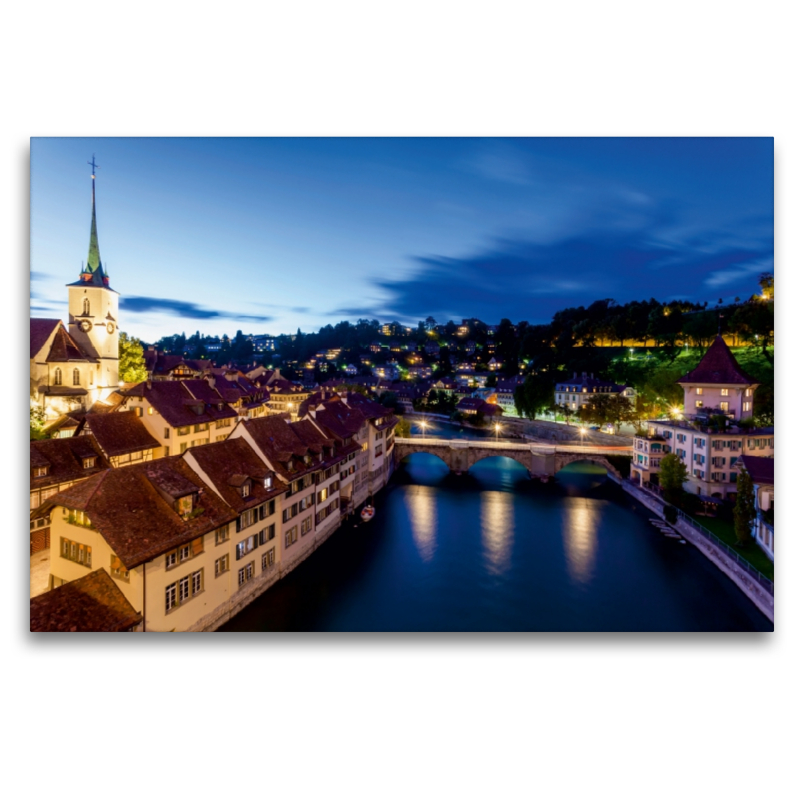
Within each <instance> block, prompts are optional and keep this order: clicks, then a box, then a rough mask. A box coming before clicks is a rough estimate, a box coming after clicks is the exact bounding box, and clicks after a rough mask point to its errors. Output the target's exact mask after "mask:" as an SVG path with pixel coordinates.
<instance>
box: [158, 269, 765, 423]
mask: <svg viewBox="0 0 800 800" xmlns="http://www.w3.org/2000/svg"><path fill="white" fill-rule="evenodd" d="M758 283H759V286H760V292H759V293H758V294H754V295H752V296H751V297H750V298H746V299H744V300H742V299H740V298H738V297H737V298H736V300H735V302H734V303H731V304H723V302H722V300H721V299H720V300H719V302H718V303H717V304H716V305H714V306H710V305H709V304H708V303H704V304H702V305H701V304H698V303H689V302H687V301H680V300H673V301H671V302H667V303H663V302H660V301H658V300H655V299H653V298H651V299H650V300H642V301H631V302H629V303H625V304H618V303H616V302H615V301H614V300H612V299H604V300H597V301H595V302H594V303H592V304H591V305H589V306H588V307H584V306H578V307H573V308H565V309H563V310H561V311H558V312H557V313H556V314H554V315H553V318H552V320H551V321H550V322H549V323H547V324H529V323H528V322H525V321H522V322H518V323H516V324H514V323H512V322H511V321H510V320H509V319H502V320H501V321H500V323H499V325H497V326H494V327H493V328H492V329H490V327H489V326H488V325H487V324H485V323H483V322H481V321H479V320H470V321H469V327H468V332H467V333H464V332H461V331H459V325H458V324H457V323H456V322H454V321H452V320H449V321H448V322H446V323H443V324H442V323H439V324H437V321H436V320H435V319H433V318H432V317H428V318H427V319H426V320H425V321H420V322H419V323H418V324H417V325H416V327H408V326H404V325H401V324H400V323H399V322H397V321H394V322H391V323H388V324H385V325H382V324H381V323H380V322H379V321H378V320H374V319H373V320H368V319H359V320H358V321H357V322H356V323H355V324H353V323H350V322H348V321H342V322H339V323H337V324H336V325H326V326H324V327H323V328H320V330H319V331H317V332H316V333H303V332H302V331H301V330H299V329H298V330H297V333H296V334H293V335H288V334H283V335H280V336H277V337H275V351H276V353H278V354H279V355H280V362H281V363H283V364H285V365H289V368H288V369H287V374H288V376H289V377H293V376H294V375H295V374H297V373H296V370H295V369H292V367H296V368H298V369H299V368H301V367H302V365H303V364H304V363H306V362H309V361H310V360H312V359H313V358H314V356H315V355H316V354H317V353H318V352H321V351H328V350H331V349H334V350H340V353H339V354H338V356H337V358H336V359H335V361H336V363H337V364H339V365H340V366H342V365H344V364H348V363H352V364H354V365H356V366H358V367H359V368H360V369H361V370H362V371H363V372H367V371H368V369H367V368H366V367H362V366H361V364H360V361H359V357H360V356H361V355H363V354H364V353H366V352H369V347H370V345H371V344H372V343H374V342H379V343H382V344H387V343H397V344H399V345H400V346H401V347H403V350H402V351H397V352H405V353H406V355H408V353H409V352H416V351H421V350H422V349H423V346H424V345H426V344H429V343H431V342H435V343H436V344H437V345H438V346H439V349H438V352H433V353H430V354H427V355H425V361H426V362H427V363H428V364H432V365H435V366H436V373H435V374H436V376H437V377H439V378H441V377H446V376H448V375H451V374H452V373H453V364H452V363H451V355H457V357H458V359H461V358H462V356H463V355H464V354H465V353H466V352H467V350H466V348H467V346H468V345H469V344H470V343H471V344H472V345H473V346H474V362H475V368H476V370H478V371H481V370H483V369H486V365H487V362H488V361H489V359H490V358H491V357H493V358H494V359H495V360H496V361H497V362H499V364H500V368H499V370H498V372H499V374H502V375H506V376H513V375H519V374H525V375H526V376H528V377H527V378H526V383H525V388H524V391H521V392H520V393H519V402H518V403H517V407H518V408H519V409H520V410H522V411H523V412H524V413H525V414H526V415H528V416H536V415H537V414H540V413H542V412H544V411H551V410H552V398H553V384H554V383H555V382H556V381H557V380H558V379H559V378H562V377H565V376H569V375H571V374H572V373H574V372H577V373H582V372H587V373H594V374H595V375H598V376H601V375H602V376H604V377H608V378H610V379H612V380H615V381H617V382H618V383H625V384H628V385H631V386H634V388H636V389H637V391H638V392H639V393H640V395H641V397H642V400H640V405H644V406H647V408H642V409H641V410H640V412H641V414H645V413H655V412H656V411H657V410H658V409H659V408H660V407H664V406H665V405H666V404H668V403H678V402H680V401H681V399H682V397H681V395H680V390H679V388H678V387H675V386H674V380H675V378H676V377H680V375H681V374H683V372H685V371H686V369H685V364H684V363H683V362H684V361H685V359H686V357H687V355H694V356H696V357H697V359H699V356H700V354H702V352H703V351H705V349H706V348H707V347H708V346H709V345H710V344H711V342H712V341H713V339H714V337H715V336H716V335H717V333H718V332H721V333H722V334H723V335H725V336H726V338H728V340H729V341H730V342H732V343H733V344H734V345H749V346H750V349H752V351H753V352H754V354H755V353H758V354H760V359H759V361H760V362H763V368H759V366H758V365H756V371H758V372H760V374H759V375H756V376H755V377H757V378H759V380H764V386H763V387H761V388H760V389H759V391H758V393H757V396H756V407H757V408H758V407H759V405H760V406H761V407H762V410H763V409H765V408H766V406H767V405H769V407H770V408H771V393H772V383H773V381H772V347H773V345H774V340H773V337H774V333H773V331H774V277H773V276H772V275H771V274H763V275H761V276H760V278H759V281H758ZM211 341H213V342H215V343H220V344H221V347H220V349H219V350H218V351H215V352H210V351H209V350H208V344H209V342H211ZM157 346H158V347H159V349H162V350H164V351H166V352H169V353H174V354H183V355H185V356H187V357H190V358H213V359H214V360H215V361H216V362H217V363H218V364H224V363H229V362H234V363H248V362H251V361H253V360H255V361H259V362H260V363H263V364H264V365H265V366H269V365H270V364H272V363H273V362H274V361H275V362H277V358H276V357H275V356H273V355H272V354H270V353H266V354H263V355H261V354H260V355H259V357H257V358H254V353H253V343H252V341H250V340H249V338H248V337H247V336H245V335H244V334H243V333H242V331H237V333H236V335H235V336H234V337H233V338H229V337H227V336H223V337H221V339H218V338H217V337H208V336H203V335H201V334H200V332H199V331H198V332H197V333H195V334H194V335H193V336H190V337H186V335H185V334H180V335H175V336H168V337H164V338H163V339H161V340H159V341H158V342H157ZM642 348H645V349H647V351H648V357H647V358H646V359H645V358H644V356H643V354H642V353H641V349H642ZM630 349H634V350H635V351H636V353H637V357H636V358H630V357H628V356H627V355H626V354H628V353H629V351H630ZM640 355H641V357H639V356H640ZM395 356H396V352H392V351H390V350H388V349H386V348H384V349H383V350H381V351H380V352H373V353H371V354H370V357H371V360H372V361H373V363H381V362H384V361H386V360H387V359H388V358H390V357H395ZM399 357H400V358H403V357H404V356H399ZM751 368H752V367H751ZM328 377H330V375H328Z"/></svg>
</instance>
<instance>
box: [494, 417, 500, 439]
mask: <svg viewBox="0 0 800 800" xmlns="http://www.w3.org/2000/svg"><path fill="white" fill-rule="evenodd" d="M499 433H500V425H499V424H498V423H497V422H495V424H494V443H495V444H497V441H498V439H497V437H498V435H499Z"/></svg>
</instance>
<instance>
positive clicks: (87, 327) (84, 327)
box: [78, 319, 92, 333]
mask: <svg viewBox="0 0 800 800" xmlns="http://www.w3.org/2000/svg"><path fill="white" fill-rule="evenodd" d="M78 327H79V328H80V329H81V330H82V331H83V332H84V333H88V332H89V331H90V330H91V329H92V323H91V322H89V320H87V319H84V320H82V321H81V322H80V323H79V325H78Z"/></svg>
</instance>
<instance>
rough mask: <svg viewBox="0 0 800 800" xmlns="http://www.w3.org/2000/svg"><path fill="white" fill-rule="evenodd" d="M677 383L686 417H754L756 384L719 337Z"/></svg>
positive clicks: (737, 418)
mask: <svg viewBox="0 0 800 800" xmlns="http://www.w3.org/2000/svg"><path fill="white" fill-rule="evenodd" d="M677 383H678V384H680V385H681V386H682V387H683V394H684V400H683V408H684V412H685V414H686V416H687V417H690V418H691V417H695V416H698V415H702V414H709V413H715V412H717V413H721V414H724V415H725V416H727V417H730V418H731V419H732V420H734V421H735V420H739V419H742V418H744V417H752V416H753V395H754V393H755V390H756V389H757V388H758V386H759V383H758V381H757V380H755V378H752V377H750V375H748V374H747V373H746V372H745V371H744V370H743V369H742V368H741V367H740V366H739V363H738V362H737V361H736V358H735V357H734V355H733V353H732V352H731V350H730V348H729V347H728V345H727V344H726V342H725V340H724V339H723V338H722V336H717V338H716V339H714V341H713V343H712V344H711V347H709V348H708V350H706V352H705V355H704V356H703V357H702V358H701V359H700V363H699V364H698V365H697V366H696V367H695V368H694V369H693V370H691V371H690V372H687V373H686V375H684V376H683V377H682V378H680V379H679V380H678V381H677Z"/></svg>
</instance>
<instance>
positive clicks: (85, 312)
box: [83, 297, 89, 317]
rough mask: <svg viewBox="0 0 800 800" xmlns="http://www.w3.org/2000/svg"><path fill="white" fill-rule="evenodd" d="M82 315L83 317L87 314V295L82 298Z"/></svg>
mask: <svg viewBox="0 0 800 800" xmlns="http://www.w3.org/2000/svg"><path fill="white" fill-rule="evenodd" d="M83 315H84V316H85V317H88V316H89V298H88V297H84V298H83Z"/></svg>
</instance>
